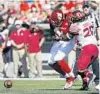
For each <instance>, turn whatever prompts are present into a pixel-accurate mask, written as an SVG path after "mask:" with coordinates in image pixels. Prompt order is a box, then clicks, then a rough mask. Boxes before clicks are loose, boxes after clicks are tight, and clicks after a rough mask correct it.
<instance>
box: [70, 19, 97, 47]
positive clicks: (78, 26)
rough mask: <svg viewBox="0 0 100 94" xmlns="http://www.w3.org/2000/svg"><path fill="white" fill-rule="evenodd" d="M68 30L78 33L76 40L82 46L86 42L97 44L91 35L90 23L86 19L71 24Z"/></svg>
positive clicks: (91, 27) (86, 43)
mask: <svg viewBox="0 0 100 94" xmlns="http://www.w3.org/2000/svg"><path fill="white" fill-rule="evenodd" d="M70 32H71V33H73V34H78V35H77V40H78V43H79V44H80V45H81V46H82V47H83V46H85V45H88V44H95V45H97V40H96V38H95V36H94V35H93V26H92V23H91V22H89V21H88V20H85V21H83V22H77V23H73V24H71V26H70Z"/></svg>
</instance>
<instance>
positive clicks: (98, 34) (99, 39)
mask: <svg viewBox="0 0 100 94" xmlns="http://www.w3.org/2000/svg"><path fill="white" fill-rule="evenodd" d="M97 37H98V45H99V46H100V27H98V28H97Z"/></svg>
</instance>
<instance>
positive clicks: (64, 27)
mask: <svg viewBox="0 0 100 94" xmlns="http://www.w3.org/2000/svg"><path fill="white" fill-rule="evenodd" d="M69 27H70V23H69V21H68V19H65V20H64V21H63V22H62V23H61V25H60V26H59V27H55V28H54V33H55V37H56V38H58V39H60V37H61V35H63V34H64V35H65V34H66V33H68V32H69Z"/></svg>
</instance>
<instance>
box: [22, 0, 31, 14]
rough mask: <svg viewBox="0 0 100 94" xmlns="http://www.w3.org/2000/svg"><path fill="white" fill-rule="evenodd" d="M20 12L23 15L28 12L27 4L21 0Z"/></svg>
mask: <svg viewBox="0 0 100 94" xmlns="http://www.w3.org/2000/svg"><path fill="white" fill-rule="evenodd" d="M20 11H21V13H23V14H27V13H28V11H29V5H28V2H27V1H25V0H21V3H20Z"/></svg>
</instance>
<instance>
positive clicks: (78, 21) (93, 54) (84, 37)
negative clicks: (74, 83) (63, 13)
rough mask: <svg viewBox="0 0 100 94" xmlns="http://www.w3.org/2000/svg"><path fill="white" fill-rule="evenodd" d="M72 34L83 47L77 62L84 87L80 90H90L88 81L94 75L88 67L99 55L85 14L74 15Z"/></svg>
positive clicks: (91, 27)
mask: <svg viewBox="0 0 100 94" xmlns="http://www.w3.org/2000/svg"><path fill="white" fill-rule="evenodd" d="M71 21H72V22H73V23H72V24H71V26H70V33H73V34H76V36H77V40H78V44H79V45H80V47H81V51H80V55H79V57H78V59H77V61H76V64H77V71H78V74H79V75H80V76H81V78H82V81H83V85H82V87H81V89H80V90H88V81H89V79H90V76H91V75H92V73H91V72H90V71H89V70H88V67H89V66H90V65H91V64H92V63H91V62H93V61H94V60H95V59H96V58H97V57H98V54H99V51H98V47H97V40H96V37H95V36H94V34H93V25H92V23H91V22H90V21H88V19H87V17H86V16H85V14H84V13H83V12H81V11H79V10H76V11H74V12H73V13H72V18H71Z"/></svg>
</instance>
